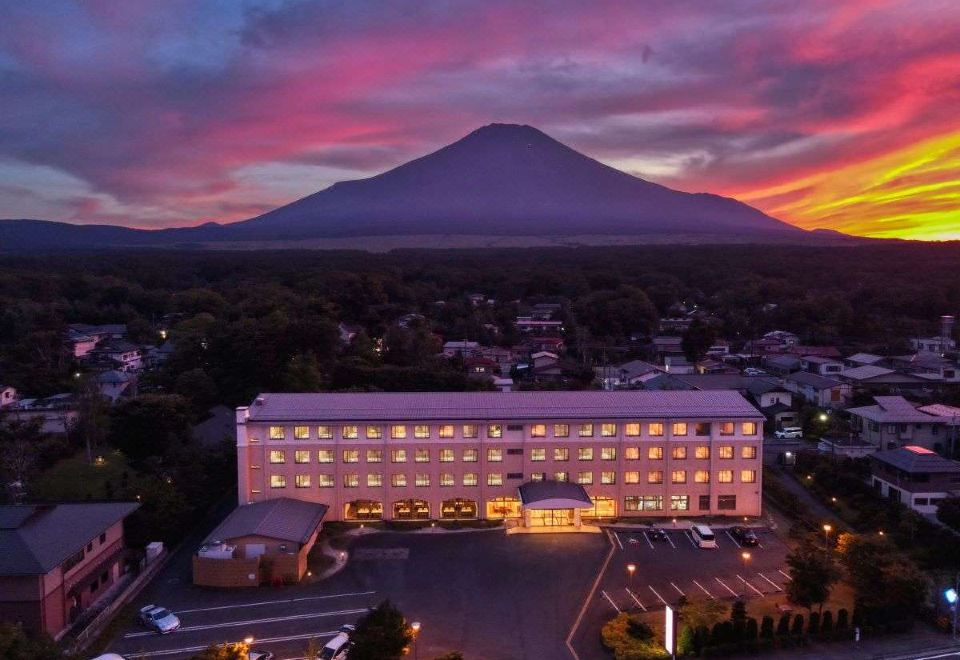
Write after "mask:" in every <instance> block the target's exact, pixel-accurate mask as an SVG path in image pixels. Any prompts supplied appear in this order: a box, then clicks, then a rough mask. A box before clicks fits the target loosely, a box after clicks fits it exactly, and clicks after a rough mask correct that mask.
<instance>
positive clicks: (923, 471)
mask: <svg viewBox="0 0 960 660" xmlns="http://www.w3.org/2000/svg"><path fill="white" fill-rule="evenodd" d="M870 483H871V484H872V485H873V488H874V490H876V491H877V493H879V494H880V495H883V496H884V497H887V498H889V499H891V500H893V501H894V502H900V503H901V504H903V505H905V506H907V507H909V508H911V509H913V510H914V511H916V512H918V513H923V514H927V515H930V514H936V512H937V505H938V504H940V502H941V501H942V500H943V499H944V498H947V497H955V496H957V495H960V463H958V462H957V461H951V460H950V459H947V458H944V457H943V456H940V455H939V454H937V453H936V452H933V451H931V450H930V449H927V448H925V447H918V446H914V445H907V446H906V447H900V448H898V449H889V450H885V451H878V452H876V453H875V454H871V455H870Z"/></svg>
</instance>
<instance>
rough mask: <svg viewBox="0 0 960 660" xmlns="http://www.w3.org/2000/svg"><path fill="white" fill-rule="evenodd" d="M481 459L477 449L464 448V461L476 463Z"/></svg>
mask: <svg viewBox="0 0 960 660" xmlns="http://www.w3.org/2000/svg"><path fill="white" fill-rule="evenodd" d="M478 460H480V452H479V451H477V450H476V449H464V450H463V462H464V463H476V462H477V461H478Z"/></svg>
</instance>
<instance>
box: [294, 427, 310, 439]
mask: <svg viewBox="0 0 960 660" xmlns="http://www.w3.org/2000/svg"><path fill="white" fill-rule="evenodd" d="M293 437H294V438H296V439H297V440H309V439H310V427H309V426H294V427H293Z"/></svg>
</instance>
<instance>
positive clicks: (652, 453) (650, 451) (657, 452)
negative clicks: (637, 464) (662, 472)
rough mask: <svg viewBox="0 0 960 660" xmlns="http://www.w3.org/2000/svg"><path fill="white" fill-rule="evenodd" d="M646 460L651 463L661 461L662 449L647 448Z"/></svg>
mask: <svg viewBox="0 0 960 660" xmlns="http://www.w3.org/2000/svg"><path fill="white" fill-rule="evenodd" d="M647 458H648V459H650V460H651V461H662V460H663V447H647Z"/></svg>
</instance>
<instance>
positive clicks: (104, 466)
mask: <svg viewBox="0 0 960 660" xmlns="http://www.w3.org/2000/svg"><path fill="white" fill-rule="evenodd" d="M124 473H126V474H127V480H128V482H129V483H130V484H133V483H135V482H136V480H137V476H138V475H137V473H136V471H134V470H133V469H132V468H130V467H129V466H128V465H127V461H126V459H125V458H124V457H123V455H122V454H119V453H110V454H104V455H103V462H102V463H94V464H93V465H91V464H90V463H88V462H87V456H86V454H85V453H83V452H80V453H78V454H76V455H74V456H72V457H70V458H65V459H63V460H62V461H59V462H58V463H56V464H55V465H54V466H53V467H51V468H50V469H49V470H47V471H46V472H44V473H43V474H42V475H41V476H40V477H39V478H38V479H37V481H36V482H35V483H34V484H33V487H32V488H31V489H30V490H31V494H32V495H33V497H34V498H35V499H37V500H42V501H48V502H69V501H78V500H102V499H110V497H111V493H110V492H109V491H110V488H108V484H109V485H110V487H112V489H113V494H114V496H116V494H117V493H119V492H120V490H121V484H123V482H124V476H123V475H124Z"/></svg>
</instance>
